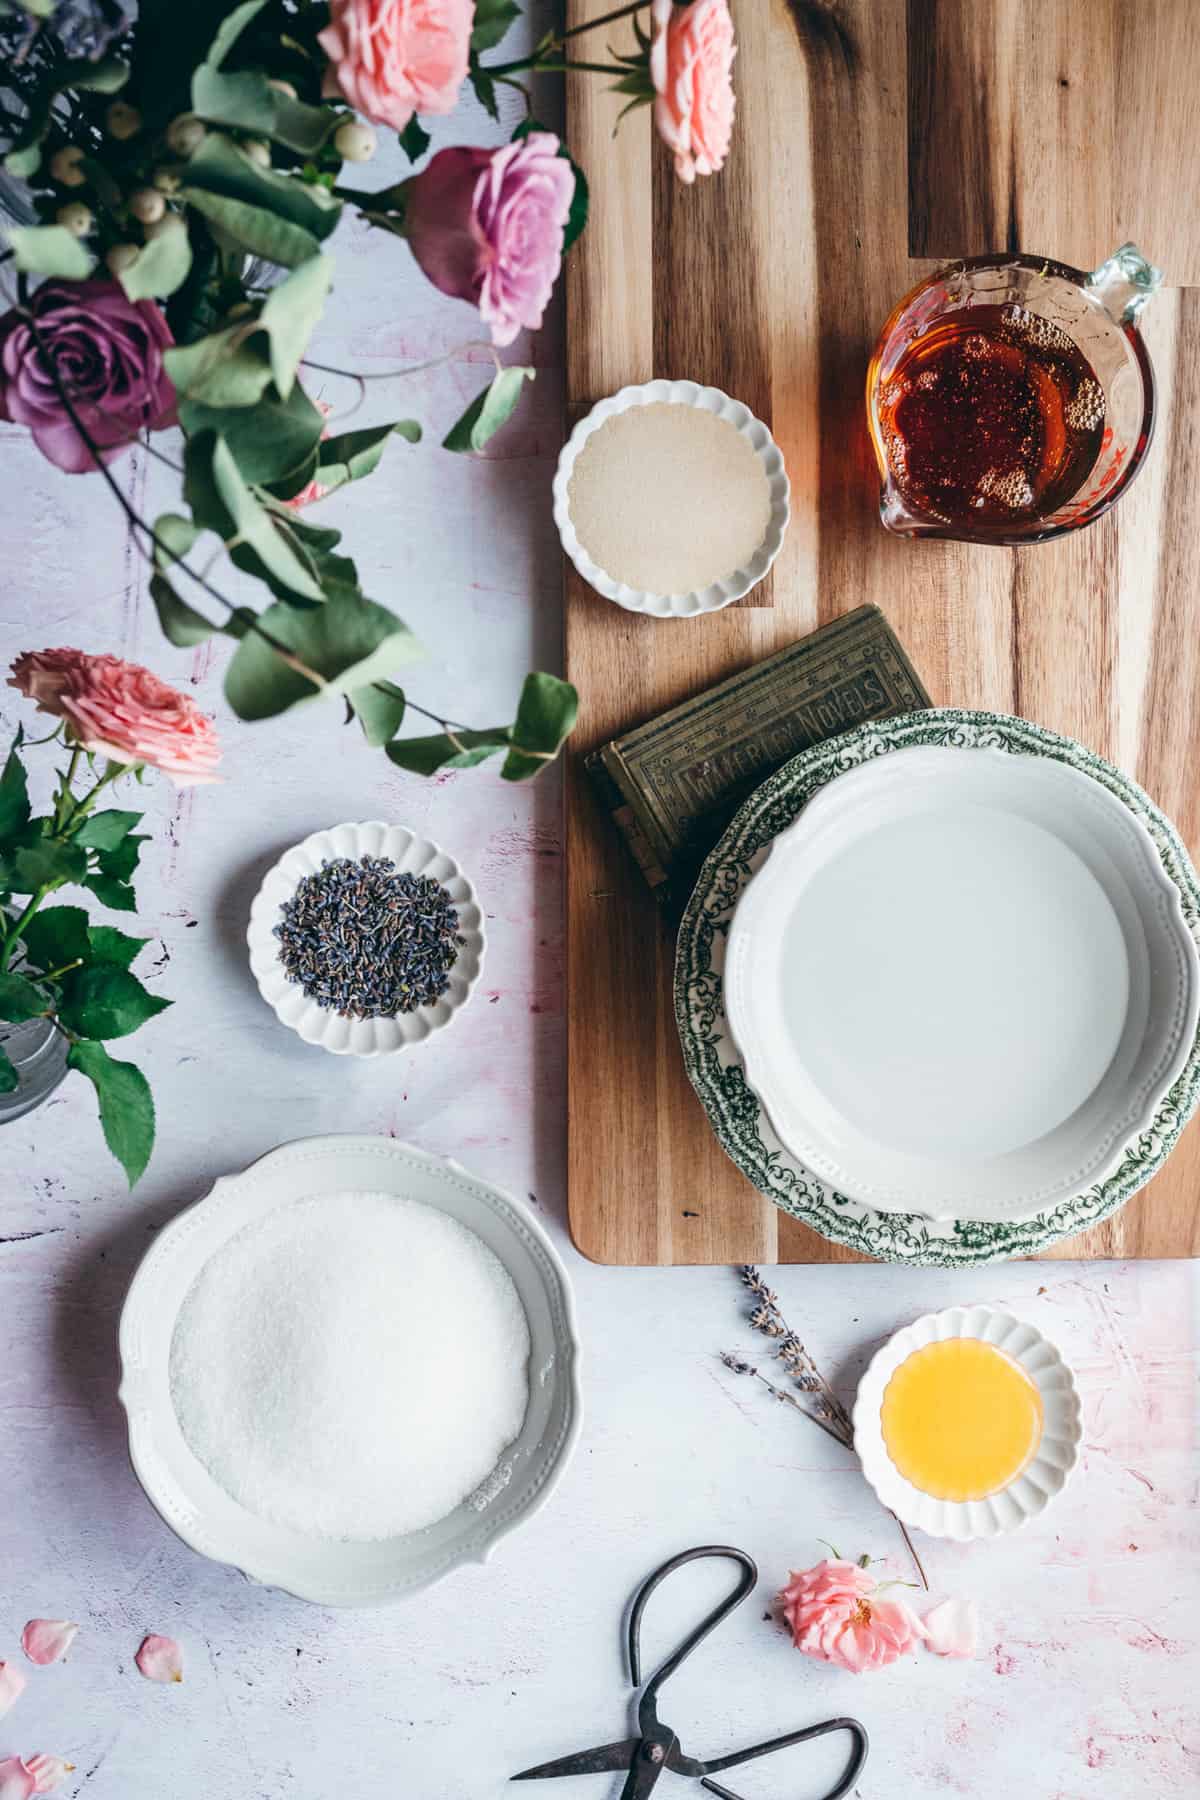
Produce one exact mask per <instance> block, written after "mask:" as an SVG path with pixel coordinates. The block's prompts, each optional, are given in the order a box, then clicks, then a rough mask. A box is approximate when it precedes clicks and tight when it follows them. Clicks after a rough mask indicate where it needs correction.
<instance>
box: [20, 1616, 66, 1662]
mask: <svg viewBox="0 0 1200 1800" xmlns="http://www.w3.org/2000/svg"><path fill="white" fill-rule="evenodd" d="M78 1631H79V1627H78V1625H76V1624H75V1623H74V1622H73V1620H71V1619H30V1621H29V1623H28V1624H27V1625H26V1627H25V1629H24V1631H23V1632H22V1633H21V1648H22V1650H23V1651H24V1652H25V1654H26V1656H27V1657H28V1658H29V1660H30V1662H32V1663H40V1664H42V1665H43V1666H44V1665H45V1664H46V1663H55V1662H61V1661H62V1659H63V1657H64V1656H65V1655H66V1654H67V1651H68V1650H69V1649H70V1648H71V1645H72V1644H73V1643H74V1642H75V1638H76V1636H77V1634H78Z"/></svg>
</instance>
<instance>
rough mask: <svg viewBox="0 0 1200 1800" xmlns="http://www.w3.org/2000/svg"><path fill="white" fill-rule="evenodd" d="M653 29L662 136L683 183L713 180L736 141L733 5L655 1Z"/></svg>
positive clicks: (711, 0) (710, 0)
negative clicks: (704, 178) (732, 141)
mask: <svg viewBox="0 0 1200 1800" xmlns="http://www.w3.org/2000/svg"><path fill="white" fill-rule="evenodd" d="M650 29H651V44H650V79H651V81H652V82H653V83H654V90H655V93H656V94H657V96H658V98H657V99H656V100H655V102H654V123H655V126H656V127H657V130H658V135H659V136H660V137H661V138H662V140H663V142H664V143H665V144H666V146H667V148H668V150H670V151H671V152H672V154H673V155H674V157H675V173H676V174H677V175H678V177H679V179H680V180H681V181H686V182H689V183H690V182H693V181H695V179H696V177H697V175H715V174H716V172H717V170H718V169H719V168H720V167H721V165H722V163H723V162H724V161H725V158H726V156H727V155H728V154H729V143H730V139H731V138H732V136H733V113H734V95H733V74H732V71H733V59H734V57H735V56H736V54H737V46H736V44H735V43H734V38H733V20H732V18H731V17H730V15H729V0H690V3H689V4H688V5H686V6H680V5H678V4H677V0H652V3H651V8H650Z"/></svg>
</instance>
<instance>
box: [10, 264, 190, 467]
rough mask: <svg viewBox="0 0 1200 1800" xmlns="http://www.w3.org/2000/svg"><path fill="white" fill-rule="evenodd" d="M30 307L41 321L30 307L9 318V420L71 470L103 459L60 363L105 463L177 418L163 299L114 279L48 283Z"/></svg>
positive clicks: (169, 342) (170, 340)
mask: <svg viewBox="0 0 1200 1800" xmlns="http://www.w3.org/2000/svg"><path fill="white" fill-rule="evenodd" d="M29 312H30V313H31V314H32V315H33V324H32V325H31V323H30V320H29V318H28V317H27V316H26V314H25V312H24V309H22V308H20V307H14V308H13V310H12V311H11V312H9V313H6V314H5V315H4V317H3V318H0V418H4V419H11V420H12V421H13V422H14V423H15V424H17V425H28V427H29V429H30V431H31V432H32V433H33V441H34V443H35V444H36V445H37V447H38V449H39V450H40V451H41V453H42V455H43V456H45V457H47V458H48V459H49V461H50V462H52V463H56V464H57V465H58V467H59V468H60V469H66V470H67V472H68V474H71V475H82V474H84V473H85V472H86V471H87V470H88V469H91V468H93V467H94V466H95V459H94V458H93V456H92V453H91V451H90V450H89V448H88V446H87V444H86V443H85V442H84V440H83V438H82V437H81V436H80V435H79V432H78V431H77V429H76V427H75V425H74V423H73V422H72V419H71V415H70V412H69V411H68V409H67V407H66V406H65V405H64V404H63V399H62V396H61V395H60V393H59V391H58V388H57V387H56V386H55V381H54V374H52V373H51V370H52V369H53V371H54V373H55V374H57V376H58V381H59V383H60V384H61V386H62V387H63V388H64V389H65V390H66V393H67V394H68V396H69V397H70V401H71V405H72V406H73V407H74V409H75V412H76V413H77V414H78V416H79V419H80V422H81V423H82V425H83V428H84V430H85V431H86V432H87V433H88V434H89V436H90V437H91V439H92V441H93V443H95V444H96V445H98V446H99V448H100V453H101V458H102V460H103V461H104V462H111V461H112V460H113V458H114V457H115V456H118V455H119V454H120V452H121V451H122V450H123V449H124V448H125V447H126V445H128V444H132V443H133V441H134V439H135V438H136V437H137V435H138V433H139V432H140V431H146V430H151V431H159V430H161V429H162V428H163V426H165V425H173V424H175V422H176V420H175V389H174V388H173V387H172V386H171V383H170V381H169V379H168V377H167V372H166V370H165V369H164V367H163V351H164V350H167V349H169V348H170V346H171V345H172V344H173V343H174V341H175V340H174V339H173V338H172V336H171V332H170V329H169V327H168V325H167V321H166V320H165V319H164V318H163V315H162V313H161V312H160V311H159V309H158V307H157V306H156V305H155V303H154V301H153V300H127V299H126V298H125V295H124V293H123V291H122V290H121V289H120V288H119V287H118V286H117V284H116V283H115V282H113V281H45V282H43V283H42V285H41V287H40V288H38V289H37V291H36V292H35V293H34V295H33V298H32V299H31V301H30V303H29ZM34 326H36V329H37V334H38V338H40V340H41V342H40V343H38V342H36V341H35V339H34ZM47 359H49V364H48V362H47Z"/></svg>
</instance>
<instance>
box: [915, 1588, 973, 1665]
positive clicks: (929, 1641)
mask: <svg viewBox="0 0 1200 1800" xmlns="http://www.w3.org/2000/svg"><path fill="white" fill-rule="evenodd" d="M921 1622H922V1624H923V1625H924V1627H925V1644H926V1647H927V1648H928V1649H930V1650H932V1651H933V1653H934V1655H935V1656H974V1654H975V1652H976V1650H977V1649H978V1647H979V1613H978V1610H977V1608H976V1605H975V1602H974V1601H973V1600H942V1601H941V1602H940V1603H939V1604H938V1605H937V1606H935V1607H934V1608H933V1609H932V1611H931V1612H927V1613H926V1614H925V1617H924V1619H923V1620H922V1621H921Z"/></svg>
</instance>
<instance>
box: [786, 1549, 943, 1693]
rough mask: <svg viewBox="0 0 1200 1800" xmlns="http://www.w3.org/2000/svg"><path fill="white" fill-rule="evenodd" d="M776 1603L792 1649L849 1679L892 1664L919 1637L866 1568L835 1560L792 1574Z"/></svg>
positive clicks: (917, 1626)
mask: <svg viewBox="0 0 1200 1800" xmlns="http://www.w3.org/2000/svg"><path fill="white" fill-rule="evenodd" d="M779 1603H780V1606H781V1608H782V1611H783V1616H784V1618H785V1619H786V1621H787V1623H788V1626H789V1628H790V1630H791V1633H792V1642H793V1643H794V1644H795V1646H796V1648H797V1650H803V1651H804V1653H805V1655H806V1656H815V1657H818V1658H819V1659H820V1660H821V1661H822V1662H831V1663H835V1664H836V1665H837V1666H838V1667H839V1668H842V1669H849V1670H850V1671H851V1672H852V1673H853V1674H855V1675H859V1674H861V1673H862V1671H863V1670H864V1669H882V1668H884V1667H885V1666H886V1665H887V1664H888V1663H893V1662H896V1661H897V1659H898V1658H899V1657H901V1656H906V1655H907V1654H908V1653H909V1652H910V1651H912V1650H915V1649H916V1648H917V1646H918V1645H919V1644H920V1643H921V1641H922V1638H923V1637H924V1635H925V1627H924V1626H923V1625H922V1623H921V1621H920V1620H919V1619H918V1618H917V1616H916V1614H915V1613H914V1612H913V1611H912V1609H911V1608H910V1607H909V1606H907V1605H906V1604H905V1602H904V1601H903V1600H897V1599H891V1598H889V1597H888V1596H887V1595H886V1594H885V1593H882V1592H881V1591H880V1587H879V1583H878V1582H877V1581H876V1580H875V1577H874V1576H873V1575H872V1574H870V1572H869V1571H868V1570H867V1569H864V1568H862V1567H860V1565H859V1564H858V1563H852V1562H843V1561H842V1560H841V1559H840V1558H839V1559H837V1560H835V1561H825V1562H820V1563H818V1564H817V1565H816V1567H815V1568H812V1569H805V1570H802V1571H801V1572H800V1573H798V1574H797V1573H796V1572H794V1571H793V1574H792V1577H791V1580H790V1581H789V1582H788V1585H787V1586H786V1587H785V1588H784V1590H783V1592H782V1593H781V1594H780V1596H779Z"/></svg>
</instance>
